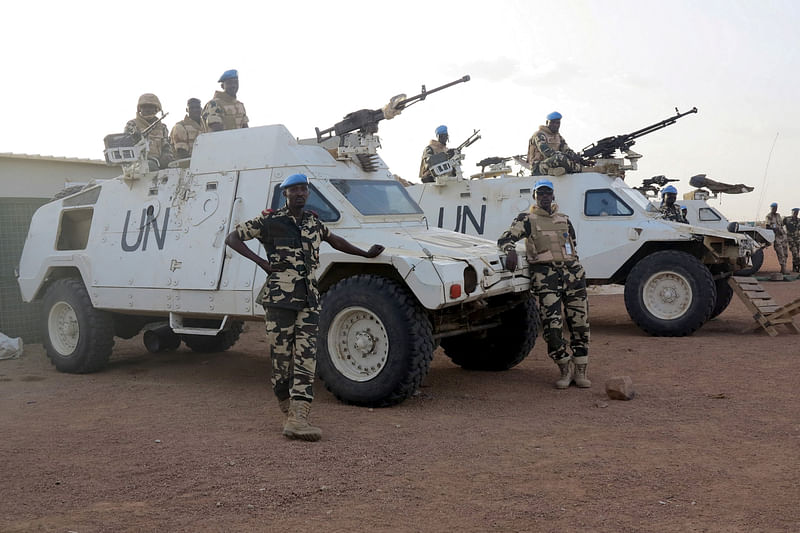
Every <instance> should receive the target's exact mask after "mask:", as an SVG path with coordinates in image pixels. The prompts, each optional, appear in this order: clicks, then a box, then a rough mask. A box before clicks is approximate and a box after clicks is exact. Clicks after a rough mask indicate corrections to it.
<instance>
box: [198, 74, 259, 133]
mask: <svg viewBox="0 0 800 533" xmlns="http://www.w3.org/2000/svg"><path fill="white" fill-rule="evenodd" d="M219 82H220V85H221V86H222V90H221V91H216V92H215V93H214V98H212V99H211V100H210V101H209V102H208V103H207V104H206V105H205V107H204V108H203V123H204V124H205V127H206V131H222V130H235V129H238V128H246V127H247V123H248V122H249V119H248V118H247V113H246V112H245V110H244V104H243V103H241V102H240V101H239V100H237V99H236V93H238V92H239V73H238V72H237V71H236V70H226V71H225V72H223V73H222V76H220V77H219Z"/></svg>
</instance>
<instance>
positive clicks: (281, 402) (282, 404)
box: [278, 398, 289, 416]
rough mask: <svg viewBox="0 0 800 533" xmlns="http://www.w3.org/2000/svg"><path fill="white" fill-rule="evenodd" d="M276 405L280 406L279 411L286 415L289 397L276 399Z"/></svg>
mask: <svg viewBox="0 0 800 533" xmlns="http://www.w3.org/2000/svg"><path fill="white" fill-rule="evenodd" d="M278 407H279V408H280V410H281V413H283V415H284V416H286V415H288V414H289V398H286V399H283V400H278Z"/></svg>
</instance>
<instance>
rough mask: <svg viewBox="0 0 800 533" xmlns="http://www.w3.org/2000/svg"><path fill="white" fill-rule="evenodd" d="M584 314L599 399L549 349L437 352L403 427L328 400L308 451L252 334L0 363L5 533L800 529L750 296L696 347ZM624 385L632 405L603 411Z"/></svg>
mask: <svg viewBox="0 0 800 533" xmlns="http://www.w3.org/2000/svg"><path fill="white" fill-rule="evenodd" d="M776 269H777V266H776V263H775V260H774V255H772V253H771V250H770V253H768V254H767V264H766V267H765V270H767V271H770V270H773V271H774V270H776ZM762 284H763V285H764V287H765V288H766V289H767V290H768V291H769V292H770V293H771V294H772V295H773V297H774V298H775V299H776V300H778V302H779V303H786V302H789V301H791V300H793V299H795V298H800V281H795V282H763V283H762ZM590 313H591V324H592V348H591V364H590V377H591V378H592V380H593V382H594V384H593V386H592V388H591V389H589V390H578V389H576V388H574V387H572V388H570V389H569V390H567V391H557V390H555V389H554V388H553V387H552V384H551V383H552V381H553V380H554V379H555V377H556V367H555V365H554V364H553V363H552V362H550V361H549V360H548V359H547V358H546V355H545V350H544V346H543V342H542V341H541V339H539V341H537V344H536V347H535V348H534V350H533V352H532V353H531V355H530V356H529V357H528V358H527V359H526V360H525V361H524V362H523V363H522V364H520V365H519V366H518V367H516V368H514V369H512V370H510V371H508V372H500V373H479V372H467V371H464V370H462V369H460V368H459V367H456V366H455V365H453V364H452V363H451V362H450V360H449V359H448V358H447V357H446V356H444V355H443V354H442V353H440V352H437V354H436V357H435V359H434V361H433V365H432V368H431V371H430V374H429V375H428V377H427V379H426V381H425V384H424V386H423V388H422V389H421V391H420V393H419V394H418V395H417V396H415V397H413V398H411V399H409V400H407V401H406V402H404V403H403V404H401V405H398V406H395V407H392V408H387V409H367V408H360V407H352V406H347V405H343V404H341V403H339V402H337V401H336V400H335V399H334V398H333V396H332V395H331V394H330V393H329V392H327V391H326V390H325V389H324V387H323V386H322V384H321V383H318V384H317V385H319V386H318V387H317V388H316V395H317V396H316V397H317V399H316V401H315V403H314V410H313V418H314V420H315V421H316V422H318V424H319V425H320V426H321V427H322V428H323V430H324V435H323V440H322V441H321V442H318V443H303V442H292V441H287V440H286V439H284V438H283V437H282V436H281V434H280V428H281V424H282V420H281V418H280V414H279V411H278V408H277V404H276V402H275V401H274V399H273V398H272V396H271V393H270V390H269V387H268V385H267V382H268V370H269V358H268V356H267V355H266V352H267V346H266V343H265V341H264V336H263V331H262V327H261V325H260V324H258V323H250V324H249V325H248V326H247V330H246V332H245V334H244V336H243V339H242V340H241V341H240V342H239V343H238V344H237V345H236V346H235V347H234V348H232V349H231V350H230V351H229V352H226V353H219V354H210V355H200V354H195V353H192V352H191V351H189V350H188V349H186V348H185V347H181V349H179V350H178V351H177V352H174V353H170V354H166V355H163V354H158V355H155V354H150V353H148V352H147V351H146V350H145V349H144V347H143V346H142V342H141V338H140V337H137V338H135V339H132V340H130V341H119V340H118V342H117V345H116V347H115V351H114V356H113V358H112V361H111V364H110V366H109V368H108V369H107V370H106V371H104V372H101V373H97V374H91V375H67V374H61V373H58V372H57V371H55V370H54V369H53V367H51V366H50V364H49V362H48V360H47V359H46V357H45V356H44V352H43V350H42V347H41V346H40V345H30V346H26V347H25V348H26V350H25V354H24V356H23V358H22V359H20V360H11V361H0V439H1V440H0V531H3V532H16V531H25V532H27V531H59V532H67V531H75V532H80V533H84V532H93V531H114V532H118V531H131V532H134V531H136V532H138V531H279V530H280V531H295V530H298V531H299V530H303V531H445V530H447V531H450V530H461V531H567V530H579V531H587V530H592V531H595V530H596V531H610V532H625V531H636V532H638V531H657V532H686V531H724V532H748V533H749V532H751V531H797V530H798V523H800V509H799V508H798V502H799V501H800V488H798V483H797V464H798V457H800V416H799V415H798V413H799V412H800V395H798V392H797V391H798V388H797V376H798V361H799V359H798V357H800V349H798V345H797V337H795V336H792V335H788V334H785V333H782V334H781V335H779V336H778V337H776V338H770V337H768V336H767V335H765V334H754V333H751V332H747V331H745V330H746V329H747V328H748V326H749V325H750V324H751V323H752V320H751V318H750V317H749V316H748V313H747V311H746V309H745V307H744V306H743V305H742V303H741V302H740V301H738V299H734V301H733V303H732V304H731V306H730V307H729V308H728V310H726V311H725V312H724V313H723V314H722V315H721V316H720V317H719V318H717V319H715V320H713V321H711V322H709V323H708V324H706V325H705V326H703V327H702V328H701V329H700V330H699V331H698V332H697V333H695V334H694V335H693V336H691V337H685V338H655V337H649V336H647V335H645V334H644V333H642V332H641V331H640V330H639V329H637V328H636V327H635V326H634V325H633V324H632V323H631V322H630V320H629V319H628V316H627V314H626V312H625V307H624V303H623V299H622V296H621V295H619V294H614V295H595V296H592V297H591V298H590ZM797 320H798V321H800V317H798V319H797ZM616 375H628V376H630V377H631V378H632V379H633V381H634V384H635V387H636V390H637V396H636V398H635V399H634V400H633V401H630V402H621V401H612V400H608V399H607V397H606V395H605V391H604V383H605V381H606V380H607V379H608V378H609V377H611V376H616Z"/></svg>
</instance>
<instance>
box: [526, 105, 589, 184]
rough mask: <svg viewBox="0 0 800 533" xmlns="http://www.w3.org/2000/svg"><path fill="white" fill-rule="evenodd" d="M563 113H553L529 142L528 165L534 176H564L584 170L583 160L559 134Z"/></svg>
mask: <svg viewBox="0 0 800 533" xmlns="http://www.w3.org/2000/svg"><path fill="white" fill-rule="evenodd" d="M559 129H561V113H559V112H558V111H553V112H552V113H550V114H549V115H547V122H545V125H544V126H539V129H538V130H537V131H536V133H534V134H533V136H532V137H531V139H530V141H528V163H530V165H531V171H532V172H533V175H534V176H547V175H549V176H563V175H564V174H566V173H576V172H581V171H582V170H583V165H582V164H581V158H580V157H579V156H578V154H576V153H575V152H573V151H572V149H571V148H570V147H569V146H567V141H565V140H564V137H562V136H561V134H560V133H559V132H558V130H559Z"/></svg>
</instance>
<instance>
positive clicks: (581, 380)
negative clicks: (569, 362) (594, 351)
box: [575, 363, 592, 389]
mask: <svg viewBox="0 0 800 533" xmlns="http://www.w3.org/2000/svg"><path fill="white" fill-rule="evenodd" d="M587 366H589V365H588V364H577V363H576V364H575V385H577V386H578V387H580V388H581V389H588V388H589V387H591V386H592V382H591V381H589V378H587V377H586V367H587Z"/></svg>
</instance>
